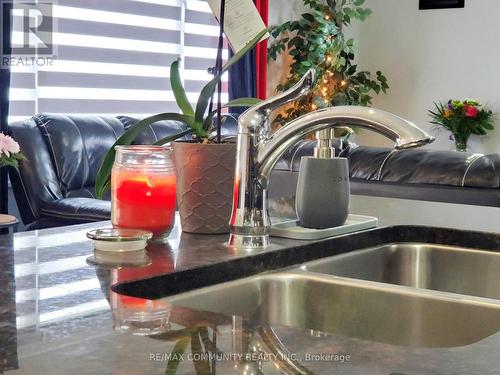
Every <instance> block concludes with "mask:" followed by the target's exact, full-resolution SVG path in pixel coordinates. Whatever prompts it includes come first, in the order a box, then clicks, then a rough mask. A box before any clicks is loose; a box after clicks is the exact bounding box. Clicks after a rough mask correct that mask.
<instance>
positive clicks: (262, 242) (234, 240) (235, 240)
mask: <svg viewBox="0 0 500 375" xmlns="http://www.w3.org/2000/svg"><path fill="white" fill-rule="evenodd" d="M227 244H228V246H230V247H233V248H235V249H241V250H254V249H255V250H257V249H265V248H268V247H269V246H271V241H270V240H269V235H268V234H262V235H250V234H235V233H231V234H230V235H229V241H228V243H227Z"/></svg>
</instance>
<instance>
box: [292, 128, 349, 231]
mask: <svg viewBox="0 0 500 375" xmlns="http://www.w3.org/2000/svg"><path fill="white" fill-rule="evenodd" d="M333 139H334V130H333V129H327V130H321V131H318V132H316V140H317V144H316V147H315V148H314V156H304V157H302V159H301V161H300V169H299V180H298V183H297V193H296V196H295V209H296V213H297V217H298V219H299V224H300V225H301V226H302V227H306V228H316V229H324V228H332V227H337V226H340V225H344V224H345V222H346V220H347V216H348V215H349V205H350V187H349V167H348V162H347V159H346V158H340V157H335V149H334V148H333Z"/></svg>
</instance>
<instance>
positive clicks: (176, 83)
mask: <svg viewBox="0 0 500 375" xmlns="http://www.w3.org/2000/svg"><path fill="white" fill-rule="evenodd" d="M179 61H180V59H177V60H176V61H174V62H173V63H172V65H170V85H171V86H172V91H173V92H174V96H175V101H176V102H177V105H178V106H179V108H180V109H181V111H182V113H184V114H185V115H188V116H193V115H194V110H193V107H191V104H190V103H189V100H188V98H187V96H186V90H185V89H184V86H183V85H182V80H181V75H180V73H179Z"/></svg>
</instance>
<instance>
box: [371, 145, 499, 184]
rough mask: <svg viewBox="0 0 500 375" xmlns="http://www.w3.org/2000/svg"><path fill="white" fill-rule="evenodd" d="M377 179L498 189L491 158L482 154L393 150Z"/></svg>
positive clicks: (497, 180)
mask: <svg viewBox="0 0 500 375" xmlns="http://www.w3.org/2000/svg"><path fill="white" fill-rule="evenodd" d="M378 180H379V181H384V182H397V183H406V184H435V185H447V186H460V187H481V188H498V187H499V179H498V176H497V175H496V172H495V167H494V164H493V161H492V160H491V158H489V157H487V156H485V155H482V154H470V153H464V152H453V151H437V150H427V149H412V150H400V151H392V152H391V154H390V155H389V156H388V158H387V161H386V163H385V164H384V166H383V167H382V171H381V174H380V178H379V179H378Z"/></svg>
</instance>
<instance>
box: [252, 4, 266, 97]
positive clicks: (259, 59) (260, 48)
mask: <svg viewBox="0 0 500 375" xmlns="http://www.w3.org/2000/svg"><path fill="white" fill-rule="evenodd" d="M255 5H256V6H257V9H258V10H259V13H260V15H261V17H262V20H263V21H264V23H265V24H266V26H267V25H268V23H269V0H255ZM255 76H256V77H257V97H258V98H259V99H262V100H264V99H266V97H267V40H265V41H263V42H260V43H259V44H258V45H257V47H256V48H255Z"/></svg>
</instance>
